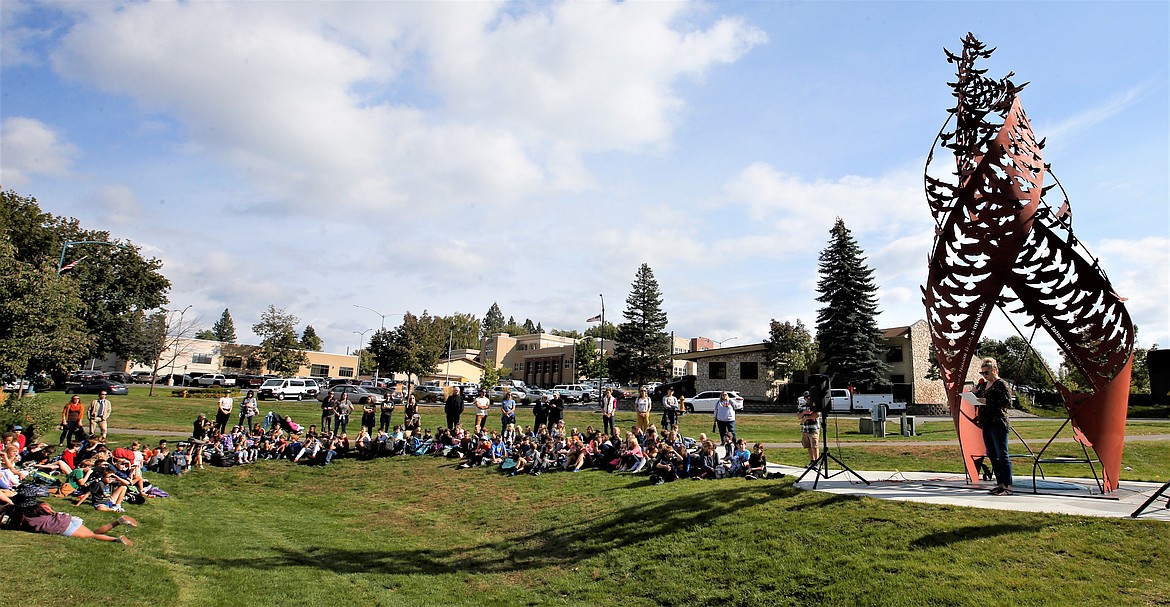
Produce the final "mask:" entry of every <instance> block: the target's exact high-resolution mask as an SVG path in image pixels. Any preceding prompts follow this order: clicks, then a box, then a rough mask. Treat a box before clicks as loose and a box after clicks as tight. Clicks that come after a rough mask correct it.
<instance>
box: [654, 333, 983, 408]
mask: <svg viewBox="0 0 1170 607" xmlns="http://www.w3.org/2000/svg"><path fill="white" fill-rule="evenodd" d="M882 339H883V340H884V345H885V347H886V362H887V363H889V365H890V375H889V378H888V379H889V382H890V383H891V384H892V385H893V392H894V398H895V400H904V401H905V402H907V403H908V404H910V405H915V406H919V407H934V409H935V410H937V411H938V412H940V413H945V412H946V408H945V407H946V393H945V391H944V389H943V383H942V380H941V379H927V375H928V373H929V372H930V366H931V365H930V330H929V328H928V327H927V324H926V321H924V320H919V321H917V322H915V323H914V324H912V325H908V326H904V327H891V328H888V329H882ZM766 351H767V346H766V344H763V343H759V344H750V345H746V346H735V347H731V348H716V349H713V350H705V351H699V352H690V353H686V354H677V355H675V357H676V358H677V359H685V360H691V361H694V362H695V363H696V364H697V370H696V371H695V373H694V375H695V376H696V380H695V385H696V388H697V389H698V390H700V391H703V390H735V391H738V392H739V393H740V396H743V397H744V398H745V399H748V400H772V399H775V398H776V394H777V392H778V387H779V384H778V383H777V382H776V381H775V379H774V375H775V371H774V369H772V368H771V365H768V364H767V361H766V360H765V358H766ZM978 371H979V369H978V361H972V364H971V367H970V368H969V369H968V371H967V381H976V379H977V378H978V376H979V375H978ZM801 379H803V378H801V377H797V378H796V380H797V381H800V380H801ZM834 387H838V388H842V387H844V386H834ZM940 407H941V409H940Z"/></svg>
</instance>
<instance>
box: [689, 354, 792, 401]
mask: <svg viewBox="0 0 1170 607" xmlns="http://www.w3.org/2000/svg"><path fill="white" fill-rule="evenodd" d="M766 350H767V346H766V345H765V344H762V343H759V344H748V345H746V346H733V347H729V348H715V349H713V350H703V351H699V352H686V353H683V354H675V355H674V358H675V359H677V360H679V361H683V360H686V361H692V362H694V363H695V377H696V378H697V379H696V380H695V389H696V390H698V391H699V392H703V391H705V390H734V391H736V392H739V395H740V396H742V397H743V398H744V399H745V400H749V401H769V400H772V399H774V398H775V396H776V386H775V377H776V372H775V369H774V368H772V366H771V365H769V364H768V363H767V361H766V360H765V355H766Z"/></svg>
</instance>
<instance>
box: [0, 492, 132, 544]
mask: <svg viewBox="0 0 1170 607" xmlns="http://www.w3.org/2000/svg"><path fill="white" fill-rule="evenodd" d="M47 493H48V488H47V487H43V486H39V485H34V484H32V483H23V484H22V485H20V486H19V487H17V488H16V495H15V496H13V497H12V498H11V499H9V498H0V528H3V529H14V530H17V531H27V532H29V533H47V534H50V535H63V536H65V537H78V538H93V539H97V540H102V541H103V542H119V543H121V544H124V545H126V546H131V545H133V543H132V542H131V541H130V540H129V538H127V537H126V536H124V535H120V536H118V537H114V536H112V535H107V534H108V533H109V532H110V530H112V529H114V528H115V527H120V526H122V525H125V526H127V527H137V526H138V521H136V520H134V519H133V518H131V517H129V516H125V515H123V516H120V517H118V519H117V520H115V521H114V522H112V523H108V524H106V525H102V526H101V527H98V528H97V529H93V530H91V529H89V528H88V527H86V526H85V521H83V520H81V519H80V518H78V517H76V516H73V515H71V514H69V513H67V512H56V511H54V510H53V508H52V507H51V506H49V505H48V504H46V503H44V502H42V501H41V500H40V499H38V498H41V497H44V496H45V495H46V494H47Z"/></svg>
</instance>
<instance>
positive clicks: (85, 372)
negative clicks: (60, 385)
mask: <svg viewBox="0 0 1170 607" xmlns="http://www.w3.org/2000/svg"><path fill="white" fill-rule="evenodd" d="M104 377H105V374H104V373H102V372H101V371H95V370H93V369H80V370H77V371H74V372H72V373H70V374H69V377H68V378H66V379H65V382H66V383H70V384H83V383H85V382H87V381H94V380H98V379H102V378H104Z"/></svg>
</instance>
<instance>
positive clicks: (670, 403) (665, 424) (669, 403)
mask: <svg viewBox="0 0 1170 607" xmlns="http://www.w3.org/2000/svg"><path fill="white" fill-rule="evenodd" d="M678 411H679V405H678V397H677V396H675V395H674V388H667V389H666V396H663V397H662V429H663V430H673V429H674V427H675V426H677V425H678Z"/></svg>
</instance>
